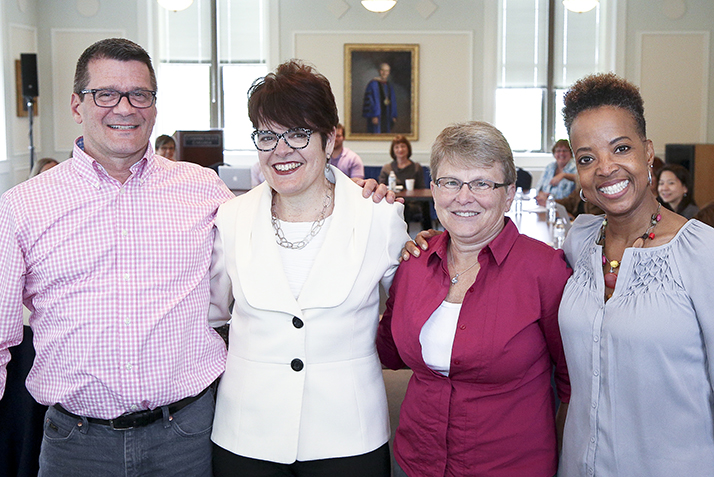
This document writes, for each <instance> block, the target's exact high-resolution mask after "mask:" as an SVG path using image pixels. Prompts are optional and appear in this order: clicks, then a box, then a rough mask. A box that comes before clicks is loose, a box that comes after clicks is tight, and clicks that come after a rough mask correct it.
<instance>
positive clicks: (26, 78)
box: [20, 53, 40, 98]
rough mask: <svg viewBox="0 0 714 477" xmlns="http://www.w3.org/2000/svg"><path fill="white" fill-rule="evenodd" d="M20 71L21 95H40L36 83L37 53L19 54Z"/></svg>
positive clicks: (31, 96)
mask: <svg viewBox="0 0 714 477" xmlns="http://www.w3.org/2000/svg"><path fill="white" fill-rule="evenodd" d="M20 71H21V72H22V95H23V96H24V97H26V98H27V97H30V98H34V97H36V96H39V95H40V89H39V87H38V84H37V54H35V53H21V54H20Z"/></svg>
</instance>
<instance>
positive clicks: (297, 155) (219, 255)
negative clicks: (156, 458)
mask: <svg viewBox="0 0 714 477" xmlns="http://www.w3.org/2000/svg"><path fill="white" fill-rule="evenodd" d="M249 115H250V119H251V121H252V123H253V125H254V126H255V128H256V131H255V132H254V133H253V140H254V142H255V145H256V148H257V149H258V156H259V162H260V167H261V170H262V172H263V174H264V175H265V178H266V182H264V183H263V184H261V185H260V186H259V187H257V188H255V189H253V190H251V191H250V192H248V193H247V194H244V195H242V196H239V197H236V198H235V199H233V200H231V201H229V202H227V203H226V204H224V205H223V206H222V207H221V208H220V209H219V211H218V216H217V219H216V225H217V227H218V233H217V237H216V244H215V249H214V257H213V263H214V266H213V270H212V275H211V294H212V306H211V312H210V314H211V318H212V319H213V320H219V321H220V320H221V319H224V320H227V319H228V317H229V316H230V317H231V318H232V321H231V327H230V335H229V343H230V346H229V352H228V359H227V362H226V372H225V374H224V375H223V378H222V379H221V383H220V386H219V388H218V396H217V402H216V416H215V421H214V425H213V434H212V440H213V442H214V443H215V447H214V473H215V475H216V476H219V477H220V476H228V475H241V476H258V475H260V476H263V475H265V476H268V475H276V476H277V475H298V476H318V475H325V476H327V475H340V476H355V477H356V476H365V475H369V476H385V477H386V476H389V472H390V460H389V449H388V445H387V441H388V439H389V419H388V412H387V399H386V394H385V390H384V382H383V380H382V372H381V365H380V362H379V358H378V356H377V351H376V347H375V336H376V330H377V325H378V307H379V283H380V282H382V283H383V284H384V285H385V287H386V289H388V287H389V284H390V282H391V279H392V276H393V274H394V272H395V270H396V267H397V265H398V258H399V253H400V250H401V248H402V245H403V244H404V243H405V241H407V240H408V239H409V237H408V235H407V233H406V225H405V223H404V220H403V219H402V209H403V207H402V205H400V204H387V203H386V202H382V203H379V204H375V203H374V202H372V201H370V200H365V199H364V198H363V197H362V193H361V189H360V188H359V187H358V186H357V185H355V184H354V183H353V182H352V181H351V180H350V179H349V178H348V177H347V176H345V175H344V174H343V173H342V172H340V171H339V170H338V169H336V168H334V167H331V166H329V165H328V162H329V157H330V154H331V152H332V149H333V147H334V137H335V126H336V125H337V123H338V116H337V107H336V105H335V101H334V96H333V94H332V91H331V89H330V84H329V82H328V81H327V79H326V78H325V77H324V76H322V75H319V74H317V73H316V72H315V71H314V70H313V69H312V68H311V67H308V66H305V65H303V64H301V63H300V62H297V61H294V60H293V61H289V62H287V63H285V64H283V65H280V66H279V67H278V69H277V70H276V72H275V73H272V74H269V75H268V76H266V77H265V78H262V79H261V80H258V81H257V82H256V83H255V84H254V85H253V86H252V87H251V90H250V92H249ZM231 303H233V309H232V314H230V315H229V305H230V304H231Z"/></svg>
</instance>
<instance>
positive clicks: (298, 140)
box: [250, 128, 312, 152]
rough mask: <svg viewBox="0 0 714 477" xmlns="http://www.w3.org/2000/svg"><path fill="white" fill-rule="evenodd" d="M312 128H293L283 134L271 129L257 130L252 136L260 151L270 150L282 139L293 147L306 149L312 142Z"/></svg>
mask: <svg viewBox="0 0 714 477" xmlns="http://www.w3.org/2000/svg"><path fill="white" fill-rule="evenodd" d="M311 135H312V130H311V129H306V128H292V129H288V130H287V131H285V132H284V133H282V134H278V133H276V132H275V131H270V130H256V131H253V134H251V135H250V137H251V138H252V139H253V144H255V148H256V149H258V150H259V151H263V152H269V151H272V150H273V149H275V148H276V147H278V142H280V140H281V139H282V140H283V141H285V144H287V145H288V146H290V147H291V148H293V149H305V148H306V147H307V145H308V144H310V136H311Z"/></svg>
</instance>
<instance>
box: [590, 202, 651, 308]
mask: <svg viewBox="0 0 714 477" xmlns="http://www.w3.org/2000/svg"><path fill="white" fill-rule="evenodd" d="M661 207H662V204H661V203H658V204H657V211H656V212H655V213H654V214H652V217H651V218H650V224H649V227H647V230H646V231H645V233H643V234H642V235H641V236H640V237H637V238H636V239H635V242H634V243H633V244H632V247H634V248H642V247H644V245H645V240H647V239H649V240H654V238H655V234H654V232H653V230H654V228H655V226H656V225H657V224H658V223H659V221H660V220H662V215H661V214H660V213H659V211H660V209H661ZM606 228H607V217H605V219H604V220H603V221H602V226H601V227H600V234H599V235H598V239H597V242H596V243H597V244H598V245H602V265H603V267H605V266H606V265H610V271H609V272H607V273H605V286H606V287H607V288H609V289H610V290H614V289H615V284H616V283H617V271H618V269H619V268H620V261H618V260H608V259H607V257H606V256H605V229H606ZM610 296H612V294H610V295H608V296H607V298H610Z"/></svg>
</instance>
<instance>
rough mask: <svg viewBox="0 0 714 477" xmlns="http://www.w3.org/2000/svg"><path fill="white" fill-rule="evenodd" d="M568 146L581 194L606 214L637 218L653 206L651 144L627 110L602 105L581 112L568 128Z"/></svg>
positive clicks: (652, 154)
mask: <svg viewBox="0 0 714 477" xmlns="http://www.w3.org/2000/svg"><path fill="white" fill-rule="evenodd" d="M570 144H571V146H572V148H573V153H574V157H575V163H576V165H577V167H578V175H579V177H580V184H581V186H582V189H583V194H584V195H585V197H586V198H587V199H588V201H590V202H593V203H594V204H596V205H597V206H599V207H600V208H601V209H603V210H604V211H605V212H606V213H607V214H608V215H633V214H635V213H637V211H638V210H639V209H641V208H648V207H651V206H650V205H649V204H648V201H646V200H645V199H646V197H647V194H651V193H650V190H649V184H648V182H647V171H648V168H649V165H650V164H652V161H653V160H654V149H653V147H652V142H651V141H649V140H647V139H643V138H642V137H640V135H639V133H638V132H637V125H636V123H635V120H634V119H633V117H632V115H631V114H630V113H629V112H628V111H627V110H625V109H622V108H617V107H614V106H601V107H599V108H595V109H589V110H586V111H584V112H582V113H580V114H579V115H578V116H577V117H576V118H575V120H574V121H573V124H572V126H571V129H570Z"/></svg>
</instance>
